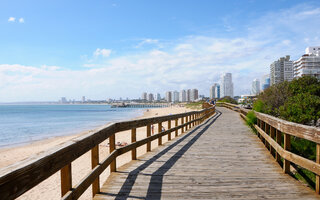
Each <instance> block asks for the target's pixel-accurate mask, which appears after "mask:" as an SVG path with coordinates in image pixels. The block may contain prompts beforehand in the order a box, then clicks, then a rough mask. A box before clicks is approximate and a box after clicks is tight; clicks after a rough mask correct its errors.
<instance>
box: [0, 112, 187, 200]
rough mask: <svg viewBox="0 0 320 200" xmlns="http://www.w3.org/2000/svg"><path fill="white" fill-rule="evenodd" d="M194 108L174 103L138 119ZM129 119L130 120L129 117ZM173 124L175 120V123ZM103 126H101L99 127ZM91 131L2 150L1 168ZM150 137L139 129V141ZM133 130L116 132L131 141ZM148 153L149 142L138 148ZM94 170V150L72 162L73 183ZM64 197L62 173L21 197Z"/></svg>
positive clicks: (103, 149) (121, 160) (104, 148)
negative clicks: (61, 185)
mask: <svg viewBox="0 0 320 200" xmlns="http://www.w3.org/2000/svg"><path fill="white" fill-rule="evenodd" d="M189 111H191V110H190V109H188V108H185V107H179V106H172V107H167V108H152V109H146V110H145V112H144V113H143V115H142V116H140V117H137V118H135V119H142V118H149V117H154V116H162V115H169V114H177V113H184V112H189ZM128 120H129V119H128ZM172 124H173V122H172ZM163 127H164V128H165V129H167V123H163ZM99 128H101V127H99ZM157 130H158V127H157V125H156V124H155V125H154V133H157ZM85 133H87V132H83V133H79V134H76V135H71V136H62V137H56V138H51V139H46V140H41V141H37V142H33V143H31V144H26V145H23V146H18V147H11V148H2V149H0V154H1V157H0V168H5V167H7V166H9V165H11V164H13V163H15V162H18V161H21V160H24V159H26V158H28V157H30V156H32V155H35V154H38V153H40V152H43V151H46V150H48V149H50V148H53V147H55V146H56V145H58V144H61V143H64V142H66V141H68V140H70V139H72V138H76V137H79V136H81V135H83V134H85ZM145 137H146V128H145V127H143V128H138V129H137V140H140V139H143V138H145ZM130 140H131V131H123V132H119V133H117V134H116V142H122V143H130ZM162 140H163V142H166V141H167V137H163V139H162ZM99 147H100V152H99V153H100V154H99V156H100V160H102V159H104V158H106V157H107V156H108V154H109V147H108V140H106V141H104V142H102V143H101V144H100V146H99ZM151 147H152V149H153V148H156V147H157V141H153V142H152V145H151ZM145 152H146V147H145V145H144V146H142V147H140V148H138V149H137V156H141V155H143V154H144V153H145ZM130 160H131V153H130V152H128V153H126V154H123V155H122V156H120V157H118V158H117V166H121V165H123V164H125V163H127V162H129V161H130ZM90 169H91V154H90V151H89V152H87V153H85V154H84V155H82V156H81V157H80V158H78V159H77V160H75V161H74V162H73V163H72V181H73V183H72V184H73V185H75V184H77V183H78V182H79V181H80V180H81V179H82V178H83V177H84V176H85V175H87V173H88V172H89V171H90ZM108 175H109V168H108V169H107V170H105V172H104V173H102V175H101V176H100V185H102V184H103V183H104V181H105V180H106V179H107V177H108ZM59 198H60V172H57V173H56V174H54V175H52V176H51V177H50V178H48V179H47V180H45V181H43V182H42V183H40V184H39V185H37V186H36V187H34V188H33V189H31V190H30V191H28V192H26V193H25V194H23V195H22V196H21V197H19V198H18V199H30V200H34V199H46V200H49V199H59ZM80 199H91V187H90V188H88V190H87V191H86V192H85V193H84V194H83V195H82V196H81V198H80Z"/></svg>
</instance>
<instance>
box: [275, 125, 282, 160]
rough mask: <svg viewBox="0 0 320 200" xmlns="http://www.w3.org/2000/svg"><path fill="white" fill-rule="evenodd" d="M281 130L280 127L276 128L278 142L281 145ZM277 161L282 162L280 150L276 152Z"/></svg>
mask: <svg viewBox="0 0 320 200" xmlns="http://www.w3.org/2000/svg"><path fill="white" fill-rule="evenodd" d="M281 134H282V133H281V131H279V130H278V129H276V142H277V143H278V144H279V145H280V146H281V139H282V137H281ZM276 161H277V162H278V163H279V164H280V162H281V156H280V154H279V153H278V152H276Z"/></svg>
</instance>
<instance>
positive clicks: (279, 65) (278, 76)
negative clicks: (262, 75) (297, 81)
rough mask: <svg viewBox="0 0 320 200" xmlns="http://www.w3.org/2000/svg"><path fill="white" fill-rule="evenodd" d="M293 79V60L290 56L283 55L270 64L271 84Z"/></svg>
mask: <svg viewBox="0 0 320 200" xmlns="http://www.w3.org/2000/svg"><path fill="white" fill-rule="evenodd" d="M292 79H293V61H291V60H290V56H286V57H281V58H280V59H279V60H277V61H274V62H273V63H272V64H271V65H270V82H271V85H274V84H277V83H281V82H283V81H292Z"/></svg>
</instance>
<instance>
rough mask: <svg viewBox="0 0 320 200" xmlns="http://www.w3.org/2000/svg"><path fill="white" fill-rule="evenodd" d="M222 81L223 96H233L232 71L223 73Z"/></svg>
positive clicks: (221, 93) (221, 92)
mask: <svg viewBox="0 0 320 200" xmlns="http://www.w3.org/2000/svg"><path fill="white" fill-rule="evenodd" d="M220 81H221V84H220V96H221V98H222V97H226V96H229V97H231V98H233V82H232V74H231V73H224V74H222V75H221V79H220Z"/></svg>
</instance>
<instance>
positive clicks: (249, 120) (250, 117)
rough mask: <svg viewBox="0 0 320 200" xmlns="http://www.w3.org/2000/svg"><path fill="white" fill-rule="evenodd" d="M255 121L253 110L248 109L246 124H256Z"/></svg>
mask: <svg viewBox="0 0 320 200" xmlns="http://www.w3.org/2000/svg"><path fill="white" fill-rule="evenodd" d="M256 123H257V117H256V115H255V114H254V112H253V111H249V112H248V113H247V124H248V125H249V126H253V125H254V124H256Z"/></svg>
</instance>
